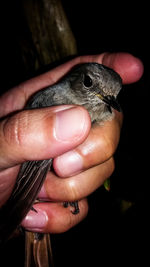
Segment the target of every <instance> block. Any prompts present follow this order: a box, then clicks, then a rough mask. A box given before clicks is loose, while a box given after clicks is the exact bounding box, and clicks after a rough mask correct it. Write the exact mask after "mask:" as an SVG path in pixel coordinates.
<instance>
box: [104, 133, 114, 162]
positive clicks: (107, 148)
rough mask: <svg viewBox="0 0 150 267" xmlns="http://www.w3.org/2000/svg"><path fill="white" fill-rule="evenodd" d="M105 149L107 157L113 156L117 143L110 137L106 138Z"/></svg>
mask: <svg viewBox="0 0 150 267" xmlns="http://www.w3.org/2000/svg"><path fill="white" fill-rule="evenodd" d="M103 151H104V152H105V155H106V158H107V159H109V158H111V157H112V155H113V154H114V151H115V145H114V143H113V142H112V140H110V139H109V138H104V140H103Z"/></svg>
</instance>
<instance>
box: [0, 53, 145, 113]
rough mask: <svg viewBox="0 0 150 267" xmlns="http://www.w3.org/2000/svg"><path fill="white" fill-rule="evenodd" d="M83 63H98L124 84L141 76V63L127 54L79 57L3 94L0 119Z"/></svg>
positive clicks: (0, 100)
mask: <svg viewBox="0 0 150 267" xmlns="http://www.w3.org/2000/svg"><path fill="white" fill-rule="evenodd" d="M85 62H98V63H102V64H104V65H106V66H108V67H110V68H113V69H114V70H116V71H117V72H118V73H119V74H120V76H121V77H122V79H123V82H124V83H132V82H135V81H137V80H139V79H140V78H141V76H142V74H143V64H142V62H141V61H140V60H139V59H138V58H136V57H134V56H132V55H131V54H128V53H114V54H110V53H103V54H101V55H94V56H93V55H92V56H80V57H76V58H75V59H73V60H71V61H68V62H67V63H64V64H62V65H60V66H58V67H56V68H55V69H53V70H50V71H48V72H47V73H44V74H42V75H39V76H37V77H35V78H32V79H30V80H28V81H25V82H24V83H21V84H20V85H19V86H16V87H14V88H13V89H12V90H10V91H8V92H7V93H6V94H4V95H3V96H2V97H1V99H0V114H1V117H2V116H4V115H6V114H9V113H10V112H12V111H16V110H19V109H22V108H23V107H24V105H25V103H26V102H27V99H28V98H29V97H30V96H31V95H32V94H33V93H35V92H36V91H38V90H40V89H42V88H44V87H47V86H50V85H52V84H54V83H56V82H57V81H58V80H59V79H60V78H62V77H63V76H64V75H65V74H66V73H67V72H68V71H70V70H71V68H72V67H73V66H75V65H76V64H79V63H85Z"/></svg>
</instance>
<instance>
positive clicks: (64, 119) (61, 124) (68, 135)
mask: <svg viewBox="0 0 150 267" xmlns="http://www.w3.org/2000/svg"><path fill="white" fill-rule="evenodd" d="M85 129H86V123H85V113H84V112H83V109H82V108H80V107H75V108H71V109H67V110H63V111H60V112H57V113H56V120H55V132H54V134H55V138H56V139H57V140H60V141H64V142H66V141H68V142H69V141H71V140H77V139H79V138H80V136H81V134H82V135H83V131H85Z"/></svg>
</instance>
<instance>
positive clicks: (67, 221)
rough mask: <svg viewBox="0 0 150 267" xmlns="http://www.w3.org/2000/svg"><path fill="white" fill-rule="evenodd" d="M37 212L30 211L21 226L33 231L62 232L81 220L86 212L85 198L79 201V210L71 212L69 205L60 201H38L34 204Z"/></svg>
mask: <svg viewBox="0 0 150 267" xmlns="http://www.w3.org/2000/svg"><path fill="white" fill-rule="evenodd" d="M34 208H35V209H36V211H37V212H34V211H32V210H31V211H30V212H29V213H28V215H27V216H26V217H25V219H24V220H23V222H22V226H23V227H25V228H26V229H28V230H29V231H33V232H45V233H62V232H65V231H67V230H69V229H70V228H71V227H73V226H75V225H76V224H78V223H79V222H80V221H82V220H83V219H84V218H85V216H86V215H87V213H88V204H87V200H86V199H83V200H80V201H79V208H80V212H79V213H78V214H76V215H74V214H72V212H71V209H70V207H68V208H64V206H63V204H62V203H48V202H45V203H38V204H36V205H34Z"/></svg>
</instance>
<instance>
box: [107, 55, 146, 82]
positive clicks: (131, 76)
mask: <svg viewBox="0 0 150 267" xmlns="http://www.w3.org/2000/svg"><path fill="white" fill-rule="evenodd" d="M102 63H103V64H104V65H106V66H108V67H110V68H112V69H114V70H115V71H116V72H118V73H119V74H120V76H121V78H122V80H123V83H125V84H128V83H134V82H136V81H138V80H139V79H140V78H141V76H142V75H143V71H144V66H143V63H142V62H141V60H140V59H139V58H136V57H134V56H133V55H131V54H128V53H113V54H109V53H105V54H104V56H103V60H102Z"/></svg>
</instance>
